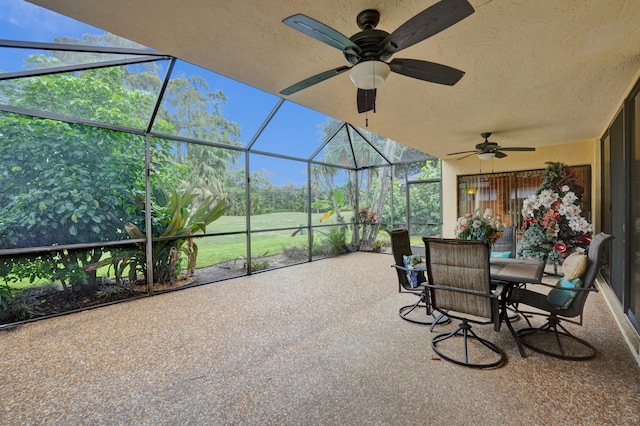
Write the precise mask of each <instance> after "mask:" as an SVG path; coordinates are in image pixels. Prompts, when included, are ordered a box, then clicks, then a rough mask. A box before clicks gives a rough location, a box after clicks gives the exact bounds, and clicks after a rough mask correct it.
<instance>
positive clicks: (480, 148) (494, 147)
mask: <svg viewBox="0 0 640 426" xmlns="http://www.w3.org/2000/svg"><path fill="white" fill-rule="evenodd" d="M480 136H482V137H483V138H484V142H482V143H479V144H477V145H476V149H475V150H473V151H460V152H452V153H449V154H447V155H460V154H466V155H464V156H462V157H460V158H458V160H462V159H463V158H467V157H470V156H472V155H477V156H478V158H480V159H481V160H490V159H491V158H493V157H495V158H504V157H506V156H507V154H505V153H504V151H535V150H536V149H535V148H528V147H524V146H519V147H502V146H500V145H498V144H497V143H495V142H489V137H490V136H491V132H484V133H480Z"/></svg>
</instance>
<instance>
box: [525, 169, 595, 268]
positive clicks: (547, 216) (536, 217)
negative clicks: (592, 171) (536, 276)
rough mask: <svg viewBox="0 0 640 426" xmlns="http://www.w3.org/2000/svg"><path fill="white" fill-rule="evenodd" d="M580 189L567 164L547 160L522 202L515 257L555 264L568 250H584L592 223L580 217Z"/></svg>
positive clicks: (558, 263) (569, 251) (557, 263)
mask: <svg viewBox="0 0 640 426" xmlns="http://www.w3.org/2000/svg"><path fill="white" fill-rule="evenodd" d="M582 192H583V188H582V186H581V185H580V182H579V180H578V178H577V176H575V173H574V172H573V170H572V169H571V168H570V167H568V166H566V165H565V164H562V163H548V167H547V174H546V175H545V180H544V181H543V184H542V186H541V188H540V189H539V190H538V191H537V192H536V194H534V195H530V196H529V197H528V198H526V199H525V200H524V202H523V205H522V217H523V220H524V222H523V226H522V227H523V229H524V232H523V235H522V241H521V243H520V245H519V246H518V257H524V258H530V259H544V260H545V261H546V263H547V264H549V265H556V266H558V265H561V264H562V262H563V260H564V258H566V257H567V256H569V255H570V254H571V253H573V252H576V251H577V252H584V251H585V248H586V247H587V246H588V245H589V242H590V241H591V238H590V235H591V232H592V226H591V224H590V223H589V222H588V221H587V219H585V218H584V217H583V216H582V209H581V208H580V205H579V201H580V197H581V196H582Z"/></svg>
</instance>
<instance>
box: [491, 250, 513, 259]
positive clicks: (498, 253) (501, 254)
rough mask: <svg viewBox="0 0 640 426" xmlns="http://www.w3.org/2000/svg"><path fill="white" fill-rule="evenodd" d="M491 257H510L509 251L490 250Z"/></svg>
mask: <svg viewBox="0 0 640 426" xmlns="http://www.w3.org/2000/svg"><path fill="white" fill-rule="evenodd" d="M491 257H504V258H507V257H511V252H510V251H492V252H491Z"/></svg>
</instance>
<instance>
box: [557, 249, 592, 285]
mask: <svg viewBox="0 0 640 426" xmlns="http://www.w3.org/2000/svg"><path fill="white" fill-rule="evenodd" d="M587 263H588V260H587V256H586V255H584V254H580V253H573V254H570V255H569V256H568V257H567V258H566V259H565V260H564V262H562V272H564V278H565V279H566V280H567V281H571V280H573V279H575V278H578V277H581V276H582V274H584V272H585V271H586V270H587Z"/></svg>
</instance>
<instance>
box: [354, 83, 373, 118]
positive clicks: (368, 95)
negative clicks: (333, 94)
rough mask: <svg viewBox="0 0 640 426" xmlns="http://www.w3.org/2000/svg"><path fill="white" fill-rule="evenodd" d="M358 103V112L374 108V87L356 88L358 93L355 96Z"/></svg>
mask: <svg viewBox="0 0 640 426" xmlns="http://www.w3.org/2000/svg"><path fill="white" fill-rule="evenodd" d="M356 101H357V103H358V112H359V113H360V114H362V113H363V112H367V111H371V110H375V108H376V89H371V90H364V89H358V95H357V97H356Z"/></svg>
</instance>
